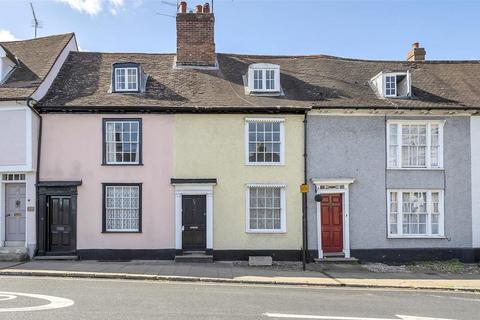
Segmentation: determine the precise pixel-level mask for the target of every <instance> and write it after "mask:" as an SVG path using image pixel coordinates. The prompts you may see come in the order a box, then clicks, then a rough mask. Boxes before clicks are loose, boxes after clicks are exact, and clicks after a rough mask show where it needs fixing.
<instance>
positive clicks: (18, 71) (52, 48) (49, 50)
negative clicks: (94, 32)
mask: <svg viewBox="0 0 480 320" xmlns="http://www.w3.org/2000/svg"><path fill="white" fill-rule="evenodd" d="M73 36H74V34H73V33H67V34H61V35H55V36H48V37H42V38H36V39H31V40H24V41H10V42H2V43H0V45H1V46H2V47H3V48H4V49H5V51H6V52H8V53H9V55H13V56H15V58H16V60H17V61H18V62H19V64H18V65H17V67H16V68H15V70H14V71H13V73H12V74H11V75H10V76H9V77H8V78H7V80H6V81H5V83H3V84H1V85H0V100H13V99H26V98H28V97H29V96H30V95H31V94H32V93H34V92H35V90H36V89H37V88H38V86H39V85H40V84H41V83H42V81H43V79H44V78H45V76H46V75H47V74H48V72H49V71H50V69H51V68H52V66H53V65H54V64H55V61H56V59H57V57H58V56H59V55H60V53H61V52H62V50H63V49H64V48H65V46H66V45H67V44H68V42H69V41H70V39H72V37H73Z"/></svg>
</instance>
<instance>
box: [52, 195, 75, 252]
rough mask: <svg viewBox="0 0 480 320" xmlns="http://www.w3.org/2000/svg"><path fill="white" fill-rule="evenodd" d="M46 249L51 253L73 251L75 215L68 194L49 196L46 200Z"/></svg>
mask: <svg viewBox="0 0 480 320" xmlns="http://www.w3.org/2000/svg"><path fill="white" fill-rule="evenodd" d="M47 212H48V249H47V251H49V252H50V253H52V254H59V253H63V254H68V253H72V252H75V249H76V244H75V217H74V210H73V207H72V198H71V197H70V196H50V197H49V201H48V210H47Z"/></svg>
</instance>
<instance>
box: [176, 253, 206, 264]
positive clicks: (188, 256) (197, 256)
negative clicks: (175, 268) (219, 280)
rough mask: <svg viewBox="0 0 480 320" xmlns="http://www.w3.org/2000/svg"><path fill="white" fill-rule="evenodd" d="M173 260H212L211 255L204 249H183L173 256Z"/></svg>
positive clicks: (196, 261)
mask: <svg viewBox="0 0 480 320" xmlns="http://www.w3.org/2000/svg"><path fill="white" fill-rule="evenodd" d="M175 262H190V263H199V262H200V263H210V262H213V255H210V254H206V253H205V251H183V252H182V254H181V255H176V256H175Z"/></svg>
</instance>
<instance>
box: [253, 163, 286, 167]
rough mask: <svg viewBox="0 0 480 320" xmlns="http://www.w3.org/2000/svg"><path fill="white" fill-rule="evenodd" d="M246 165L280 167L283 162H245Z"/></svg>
mask: <svg viewBox="0 0 480 320" xmlns="http://www.w3.org/2000/svg"><path fill="white" fill-rule="evenodd" d="M245 165H246V166H260V167H261V166H273V167H280V166H284V165H285V163H284V162H247V163H246V164H245Z"/></svg>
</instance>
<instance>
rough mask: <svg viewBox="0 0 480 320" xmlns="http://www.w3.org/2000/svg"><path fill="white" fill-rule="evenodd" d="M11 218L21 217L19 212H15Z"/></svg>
mask: <svg viewBox="0 0 480 320" xmlns="http://www.w3.org/2000/svg"><path fill="white" fill-rule="evenodd" d="M13 216H14V217H21V216H22V213H21V212H17V213H14V214H13Z"/></svg>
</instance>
